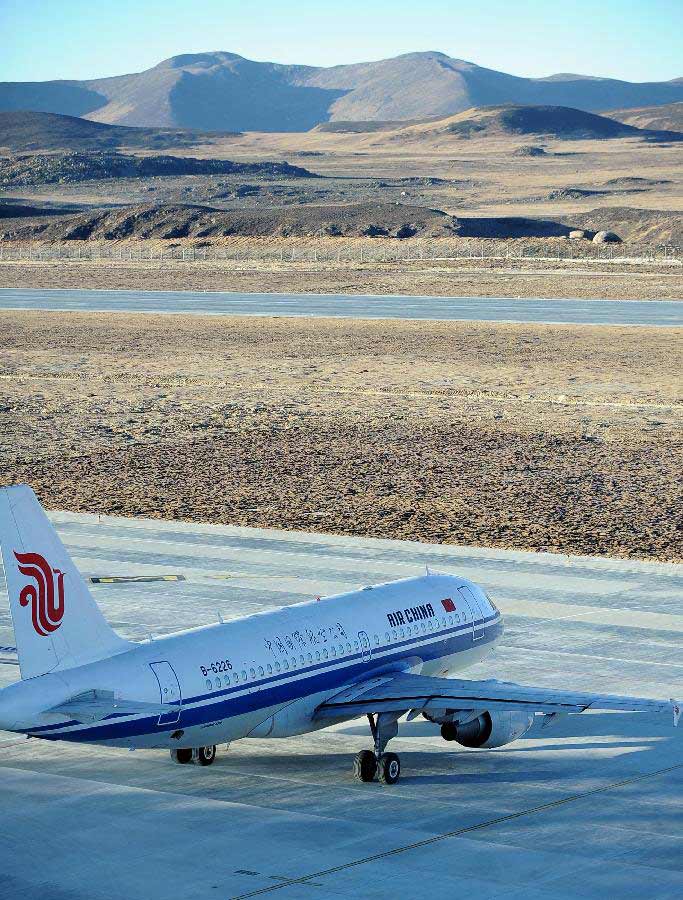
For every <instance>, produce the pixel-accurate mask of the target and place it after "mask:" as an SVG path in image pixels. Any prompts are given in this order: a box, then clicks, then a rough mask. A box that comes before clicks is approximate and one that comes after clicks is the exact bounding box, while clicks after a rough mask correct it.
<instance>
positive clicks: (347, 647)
mask: <svg viewBox="0 0 683 900" xmlns="http://www.w3.org/2000/svg"><path fill="white" fill-rule="evenodd" d="M346 652H347V653H350V652H351V644H347V645H346Z"/></svg>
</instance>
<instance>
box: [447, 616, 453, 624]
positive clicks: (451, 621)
mask: <svg viewBox="0 0 683 900" xmlns="http://www.w3.org/2000/svg"><path fill="white" fill-rule="evenodd" d="M448 624H449V625H452V624H453V616H449V617H448Z"/></svg>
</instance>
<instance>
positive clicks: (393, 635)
mask: <svg viewBox="0 0 683 900" xmlns="http://www.w3.org/2000/svg"><path fill="white" fill-rule="evenodd" d="M391 636H392V638H393V639H394V640H395V641H397V640H398V635H397V634H396V632H395V631H392V632H391Z"/></svg>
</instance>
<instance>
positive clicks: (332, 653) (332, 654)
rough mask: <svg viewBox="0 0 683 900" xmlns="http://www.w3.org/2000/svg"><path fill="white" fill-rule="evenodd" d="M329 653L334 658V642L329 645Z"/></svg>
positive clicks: (335, 652) (335, 653)
mask: <svg viewBox="0 0 683 900" xmlns="http://www.w3.org/2000/svg"><path fill="white" fill-rule="evenodd" d="M330 654H331V656H332V657H333V658H334V657H335V656H336V655H337V651H336V650H335V648H334V644H332V646H331V647H330Z"/></svg>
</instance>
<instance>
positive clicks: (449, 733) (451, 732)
mask: <svg viewBox="0 0 683 900" xmlns="http://www.w3.org/2000/svg"><path fill="white" fill-rule="evenodd" d="M441 737H442V738H443V739H444V741H457V740H458V727H457V725H453V723H452V722H446V724H445V725H442V726H441Z"/></svg>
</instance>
